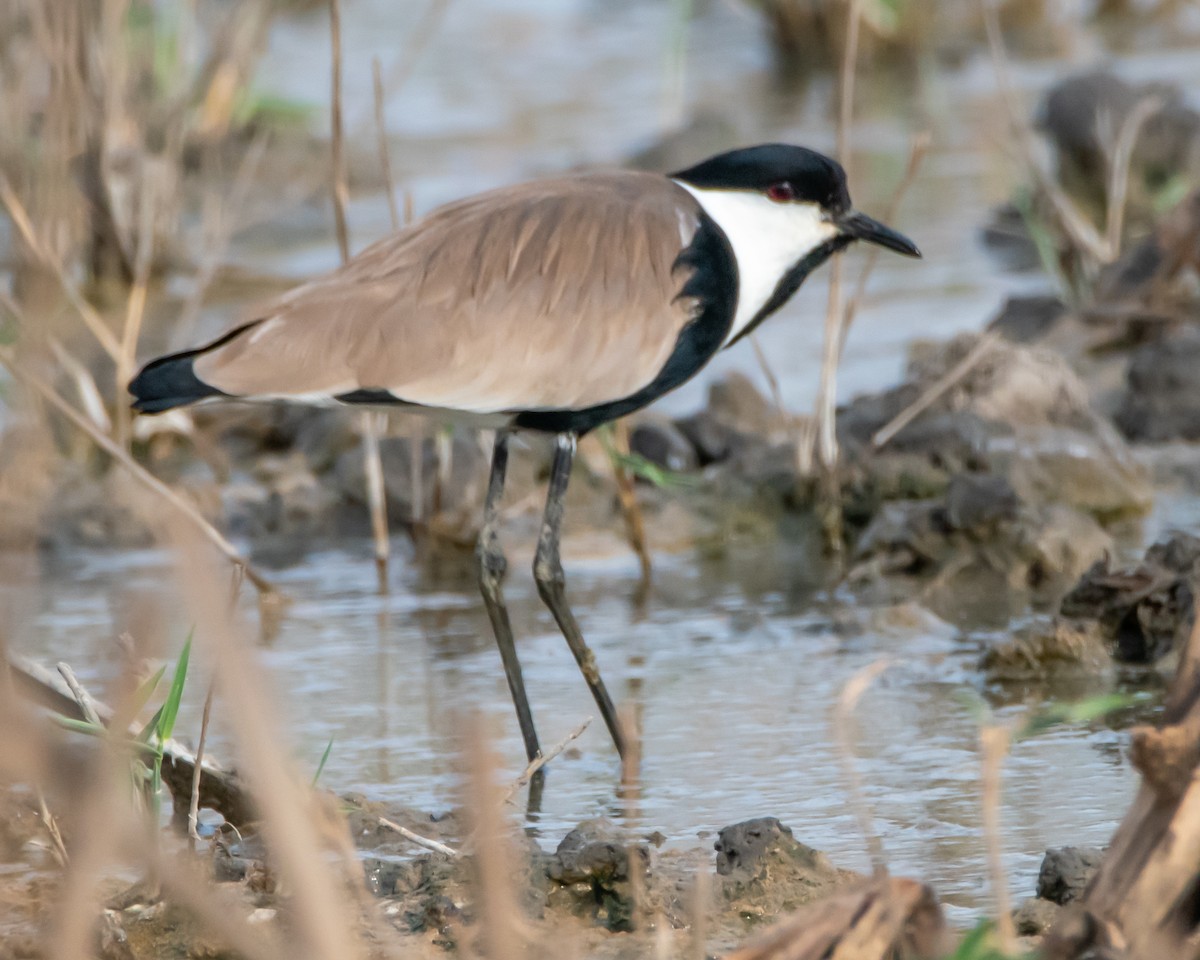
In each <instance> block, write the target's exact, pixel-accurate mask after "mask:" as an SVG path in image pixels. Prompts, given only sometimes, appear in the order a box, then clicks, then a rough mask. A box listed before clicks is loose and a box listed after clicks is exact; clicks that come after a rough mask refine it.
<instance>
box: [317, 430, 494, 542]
mask: <svg viewBox="0 0 1200 960" xmlns="http://www.w3.org/2000/svg"><path fill="white" fill-rule="evenodd" d="M412 449H413V443H412V441H411V440H410V439H409V438H408V437H384V438H383V439H382V440H380V441H379V457H380V460H381V461H382V462H383V480H384V488H385V491H386V496H387V507H388V518H389V520H390V521H391V522H392V523H395V524H407V523H412V522H413V518H414V516H415V515H416V514H415V513H414V509H413V501H414V495H415V491H414V489H413V486H412V481H411V476H412V473H411V466H410V464H411V461H412ZM449 454H450V456H449V465H448V466H449V476H448V477H445V481H446V482H444V483H440V482H439V473H443V474H444V473H445V471H446V466H447V465H446V464H442V463H441V462H440V460H439V454H438V447H437V445H436V444H435V442H434V441H433V440H432V439H426V440H424V441H423V442H422V443H421V445H420V457H421V463H420V469H421V487H422V489H421V504H422V507H423V509H422V511H421V515H422V516H425V517H429V516H431V515H432V513H433V512H434V508H435V506H436V508H437V512H439V513H441V514H445V515H448V516H452V517H453V516H457V517H460V518H461V519H462V521H463V523H464V524H466V526H468V527H470V526H471V525H472V524H474V526H478V523H479V522H480V521H479V520H478V519H474V520H473V519H471V518H473V517H475V515H476V514H478V513H479V508H480V507H481V505H482V503H483V496H484V493H485V490H486V485H487V461H486V457H485V456H484V454H483V451H482V450H481V449H480V447H479V443H478V442H477V441H476V439H475V438H474V437H466V436H459V435H457V434H456V435H455V436H454V439H453V440H452V441H451V443H450V445H449ZM334 474H335V476H336V478H337V486H338V489H339V490H340V492H341V494H342V495H343V496H344V497H345V498H346V500H348V501H350V502H352V503H358V504H362V505H365V504H366V496H367V493H366V490H367V487H366V479H365V474H364V471H363V457H362V453H361V451H360V450H359V449H358V448H354V449H351V450H347V451H345V452H344V453H342V454H341V456H339V457H338V459H337V465H336V467H335V468H334Z"/></svg>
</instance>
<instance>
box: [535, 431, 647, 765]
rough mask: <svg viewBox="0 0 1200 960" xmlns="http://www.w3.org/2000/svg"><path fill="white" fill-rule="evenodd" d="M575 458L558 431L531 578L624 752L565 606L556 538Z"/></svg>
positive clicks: (567, 437) (591, 660)
mask: <svg viewBox="0 0 1200 960" xmlns="http://www.w3.org/2000/svg"><path fill="white" fill-rule="evenodd" d="M574 459H575V434H573V433H560V434H559V435H558V440H557V445H556V446H555V448H554V465H553V466H552V467H551V468H550V489H549V491H548V492H547V494H546V513H545V515H544V516H543V517H542V532H541V534H540V535H539V536H538V547H537V555H536V556H535V557H534V561H533V578H534V579H535V580H536V581H537V585H538V593H540V594H541V596H542V600H544V601H545V603H546V606H548V607H549V608H550V612H551V613H553V614H554V619H555V620H557V621H558V628H559V629H560V630H561V631H562V635H563V638H564V639H565V640H566V641H567V646H569V647H570V648H571V653H573V654H575V662H576V663H578V664H579V669H580V671H581V672H582V673H583V679H584V680H586V681H587V685H588V687H590V688H591V691H592V696H593V697H595V698H596V706H597V707H599V708H600V715H601V716H602V717H604V722H605V723H606V724H607V725H608V732H609V733H610V734H612V738H613V743H615V744H616V746H617V753H619V754H620V755H621V756H622V757H624V756H625V739H624V737H623V736H622V734H621V726H620V724H619V723H617V711H616V710H614V709H613V703H612V699H611V698H610V697H609V695H608V691H607V690H606V689H605V688H604V680H603V679H602V678H601V677H600V668H599V667H597V666H596V657H595V656H594V655H593V654H592V651H591V650H590V649H588V645H587V644H586V643H584V640H583V634H581V633H580V632H579V624H577V623H576V622H575V616H574V614H572V613H571V608H570V607H569V606H567V593H566V578H565V577H564V575H563V568H562V561H561V560H560V559H559V556H558V540H559V534H560V532H561V530H562V516H563V494H565V493H566V492H567V482H568V481H569V480H570V479H571V463H572V461H573V460H574Z"/></svg>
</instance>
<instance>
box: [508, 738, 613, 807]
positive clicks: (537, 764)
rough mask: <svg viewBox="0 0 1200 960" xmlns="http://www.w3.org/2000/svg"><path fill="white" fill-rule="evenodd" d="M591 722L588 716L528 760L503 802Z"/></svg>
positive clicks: (511, 796)
mask: <svg viewBox="0 0 1200 960" xmlns="http://www.w3.org/2000/svg"><path fill="white" fill-rule="evenodd" d="M591 722H592V717H588V718H587V719H586V720H584V721H583V723H581V724H580V725H579V726H577V727H576V728H575V729H574V730H572V731H571V732H570V733H568V734H567V735H566V736H565V737H563V738H562V739H561V740H559V741H558V743H556V744H555V745H554V746H552V747H551V748H550V749H549V750H546V751H544V752H542V753H540V754H538V755H537V756H536V757H534V758H533V759H532V760H530V761H529V764H528V765H527V766H526V767H525V769H524V770H522V771H521V773H520V774H519V775H518V776H517V778H516V779H515V780H514V781H513V782H512V783H511V784H510V785H509V787H508V792H507V793H505V795H504V802H505V803H509V802H511V801H512V798H513V797H515V796H516V795H517V791H518V790H520V789H521V788H522V787H523V786H525V784H527V783H528V782H529V781H530V780H531V779H533V776H534V774H536V773H537V772H538V771H539V770H541V769H542V767H544V766H545V765H546V764H548V763H549V762H550V761H551V760H553V759H554V758H555V757H557V756H558V755H559V754H560V753H562V752H563V751H564V750H566V749H567V747H568V745H570V744H571V742H572V741H574V740H578V739H579V738H580V737H581V736H583V731H584V730H586V729H587V728H588V726H589V725H590V724H591Z"/></svg>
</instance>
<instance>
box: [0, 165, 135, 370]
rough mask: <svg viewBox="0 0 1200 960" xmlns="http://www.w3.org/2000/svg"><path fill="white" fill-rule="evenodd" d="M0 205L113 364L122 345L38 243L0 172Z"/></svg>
mask: <svg viewBox="0 0 1200 960" xmlns="http://www.w3.org/2000/svg"><path fill="white" fill-rule="evenodd" d="M0 202H2V203H3V204H4V206H5V208H6V209H7V210H8V215H9V217H10V218H11V219H12V222H13V224H14V225H15V226H16V228H17V232H18V233H20V234H21V239H22V240H23V241H24V242H25V245H26V246H27V247H28V248H29V249H30V251H31V252H32V253H33V255H34V256H36V257H37V258H38V259H39V260H40V261H41V262H42V263H43V264H44V265H45V266H47V267H49V269H50V271H51V273H53V274H54V277H55V279H56V280H57V281H58V285H59V287H61V288H62V291H63V294H64V295H65V296H66V298H67V300H68V302H69V303H70V304H71V306H72V307H73V308H74V309H75V312H76V313H78V314H79V317H80V319H81V320H83V324H84V326H85V327H87V328H88V330H89V331H91V333H92V336H94V337H95V338H96V341H97V342H98V343H99V344H100V346H101V347H103V348H104V352H105V353H107V354H108V356H109V357H110V358H111V359H112V361H113V362H114V363H116V362H118V361H119V359H120V356H121V345H120V344H119V343H118V342H117V338H116V336H115V335H114V334H113V332H112V331H111V330H110V329H109V328H108V324H107V323H106V322H105V320H104V318H103V317H102V316H100V314H99V313H97V312H96V308H95V307H93V306H92V305H91V304H90V303H88V302H87V300H86V299H84V296H83V294H81V293H80V292H79V287H78V285H76V283H75V281H74V280H72V279H71V277H70V276H69V275H68V274H67V269H66V267H65V266H63V262H62V260H60V259H59V258H58V256H57V255H56V254H55V253H54V251H53V250H51V249H50V248H49V247H47V246H45V245H44V244H43V243H41V241H39V240H38V237H37V233H36V232H35V231H34V229H33V223H32V222H31V221H30V219H29V213H28V212H27V211H26V209H25V207H24V205H23V204H22V203H21V199H20V197H18V196H17V194H16V191H14V190H13V188H12V184H10V183H9V182H8V178H7V177H6V176H4V174H3V173H2V172H0Z"/></svg>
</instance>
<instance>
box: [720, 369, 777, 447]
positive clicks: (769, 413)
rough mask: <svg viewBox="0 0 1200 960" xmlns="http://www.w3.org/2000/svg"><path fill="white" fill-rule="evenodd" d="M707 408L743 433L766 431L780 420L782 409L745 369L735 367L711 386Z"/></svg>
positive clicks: (728, 425) (762, 432) (722, 420)
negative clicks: (738, 369)
mask: <svg viewBox="0 0 1200 960" xmlns="http://www.w3.org/2000/svg"><path fill="white" fill-rule="evenodd" d="M708 411H709V412H710V413H711V414H712V415H713V416H714V417H716V419H717V420H718V421H719V422H720V423H723V424H725V425H726V426H727V427H731V428H733V429H734V430H737V431H739V432H741V433H750V434H765V433H767V432H768V431H770V430H771V428H772V427H773V426H775V425H776V424H777V421H778V420H779V413H778V411H777V410H776V409H775V408H774V406H773V405H772V404H771V402H770V401H769V400H767V398H766V397H764V396H763V395H762V392H761V391H760V390H759V389H758V387H756V386H755V385H754V381H753V380H751V379H750V378H749V377H748V376H746V375H745V374H744V373H738V372H737V371H732V372H730V373H727V374H725V375H724V376H723V377H721V378H720V379H718V380H715V381H714V382H713V383H712V384H711V385H710V386H709V388H708Z"/></svg>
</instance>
